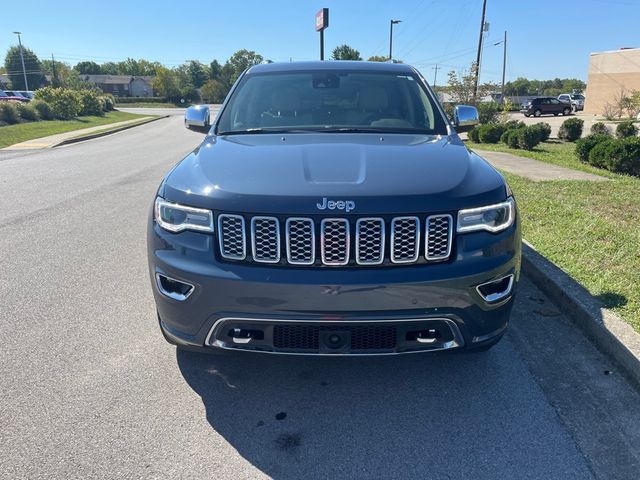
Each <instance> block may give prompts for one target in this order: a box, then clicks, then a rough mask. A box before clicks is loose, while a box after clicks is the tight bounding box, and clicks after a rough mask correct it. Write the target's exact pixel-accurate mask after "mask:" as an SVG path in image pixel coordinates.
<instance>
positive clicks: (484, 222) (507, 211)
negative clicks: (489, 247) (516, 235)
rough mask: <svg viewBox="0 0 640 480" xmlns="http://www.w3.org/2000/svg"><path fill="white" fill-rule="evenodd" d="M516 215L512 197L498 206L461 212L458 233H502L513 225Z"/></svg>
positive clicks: (459, 213)
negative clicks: (481, 231)
mask: <svg viewBox="0 0 640 480" xmlns="http://www.w3.org/2000/svg"><path fill="white" fill-rule="evenodd" d="M515 214H516V208H515V204H514V202H513V198H512V197H509V198H508V199H507V201H506V202H502V203H498V204H497V205H489V206H486V207H479V208H469V209H466V210H460V211H459V212H458V228H457V231H458V233H464V232H476V231H479V230H486V231H488V232H494V233H495V232H501V231H502V230H505V229H507V228H509V227H510V226H511V225H513V221H514V220H515V216H516V215H515Z"/></svg>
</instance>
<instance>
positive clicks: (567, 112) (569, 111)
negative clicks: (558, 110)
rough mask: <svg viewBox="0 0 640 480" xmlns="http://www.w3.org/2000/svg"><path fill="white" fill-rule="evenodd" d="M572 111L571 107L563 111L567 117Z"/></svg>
mask: <svg viewBox="0 0 640 480" xmlns="http://www.w3.org/2000/svg"><path fill="white" fill-rule="evenodd" d="M570 113H571V109H570V108H565V109H564V110H563V111H562V115H564V116H565V117H566V116H567V115H569V114H570Z"/></svg>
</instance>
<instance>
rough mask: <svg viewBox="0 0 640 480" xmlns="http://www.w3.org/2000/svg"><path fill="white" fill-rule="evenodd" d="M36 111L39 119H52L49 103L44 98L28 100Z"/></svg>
mask: <svg viewBox="0 0 640 480" xmlns="http://www.w3.org/2000/svg"><path fill="white" fill-rule="evenodd" d="M29 105H31V106H32V107H33V108H34V109H35V111H36V112H38V117H40V119H41V120H53V111H52V110H51V105H49V104H48V103H47V102H45V101H44V100H31V102H29Z"/></svg>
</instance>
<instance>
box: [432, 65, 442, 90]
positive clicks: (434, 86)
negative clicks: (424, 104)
mask: <svg viewBox="0 0 640 480" xmlns="http://www.w3.org/2000/svg"><path fill="white" fill-rule="evenodd" d="M431 68H432V69H433V70H435V72H434V74H433V89H434V90H435V89H436V80H437V79H438V69H439V68H440V67H438V64H437V63H436V66H435V67H431Z"/></svg>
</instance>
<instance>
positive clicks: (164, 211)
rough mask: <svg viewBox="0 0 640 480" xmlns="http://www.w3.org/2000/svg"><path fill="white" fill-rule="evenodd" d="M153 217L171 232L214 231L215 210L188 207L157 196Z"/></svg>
mask: <svg viewBox="0 0 640 480" xmlns="http://www.w3.org/2000/svg"><path fill="white" fill-rule="evenodd" d="M153 218H154V219H155V221H156V222H158V225H160V226H161V227H162V228H164V229H165V230H169V231H170V232H181V231H183V230H197V231H199V232H211V233H212V232H213V212H212V211H211V210H206V209H204V208H194V207H187V206H185V205H178V204H177V203H170V202H167V201H166V200H164V199H163V198H160V197H157V198H156V204H155V208H154V209H153Z"/></svg>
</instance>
